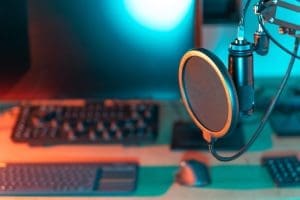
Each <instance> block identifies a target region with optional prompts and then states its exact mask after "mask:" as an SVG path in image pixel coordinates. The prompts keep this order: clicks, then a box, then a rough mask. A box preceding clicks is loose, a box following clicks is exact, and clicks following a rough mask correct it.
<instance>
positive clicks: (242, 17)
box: [239, 0, 251, 27]
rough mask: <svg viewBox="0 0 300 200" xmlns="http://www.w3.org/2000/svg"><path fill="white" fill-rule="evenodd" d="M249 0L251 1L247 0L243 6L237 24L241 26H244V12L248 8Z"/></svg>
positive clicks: (245, 12)
mask: <svg viewBox="0 0 300 200" xmlns="http://www.w3.org/2000/svg"><path fill="white" fill-rule="evenodd" d="M250 2H251V0H248V1H247V2H246V4H245V6H244V8H243V11H242V16H241V19H240V22H239V26H243V27H244V26H245V18H246V14H247V10H248V8H249V5H250Z"/></svg>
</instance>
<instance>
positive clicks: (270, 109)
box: [208, 38, 299, 162]
mask: <svg viewBox="0 0 300 200" xmlns="http://www.w3.org/2000/svg"><path fill="white" fill-rule="evenodd" d="M298 48H299V38H296V39H295V46H294V52H295V53H297V52H298ZM295 59H296V57H295V56H294V55H292V57H291V60H290V63H289V66H288V68H287V71H286V73H285V76H284V77H283V79H282V81H281V83H280V86H279V88H278V90H277V92H276V94H275V96H274V97H273V99H272V100H271V102H270V105H269V107H268V109H267V110H266V112H265V113H264V115H263V118H262V120H261V122H260V124H259V126H258V128H257V129H256V131H255V132H254V134H253V136H252V137H251V138H250V140H249V142H248V143H247V144H246V145H245V146H243V147H242V148H241V149H240V150H239V151H238V152H237V153H236V154H234V155H232V156H229V157H225V156H221V155H219V154H218V153H217V152H216V150H215V148H214V143H215V140H214V139H212V141H211V143H210V144H209V145H208V147H209V151H210V152H211V154H212V155H213V156H214V157H215V158H216V159H217V160H219V161H224V162H226V161H232V160H234V159H236V158H238V157H240V156H241V155H242V154H243V153H245V152H246V151H247V150H248V149H249V148H250V146H251V145H252V144H253V143H254V142H255V140H256V139H257V137H258V136H259V135H260V134H261V131H262V130H263V128H264V127H265V125H266V122H267V120H268V118H269V116H270V114H271V113H272V111H273V109H274V106H275V104H276V102H277V100H278V99H279V97H280V95H281V93H282V91H283V90H284V88H285V86H286V84H287V81H288V79H289V77H290V75H291V72H292V69H293V65H294V63H295Z"/></svg>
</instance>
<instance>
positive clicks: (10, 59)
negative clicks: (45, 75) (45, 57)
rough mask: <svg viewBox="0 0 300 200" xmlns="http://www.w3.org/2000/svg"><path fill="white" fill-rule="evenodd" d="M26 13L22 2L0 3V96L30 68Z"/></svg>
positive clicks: (13, 0)
mask: <svg viewBox="0 0 300 200" xmlns="http://www.w3.org/2000/svg"><path fill="white" fill-rule="evenodd" d="M27 12H28V11H27V2H26V1H24V0H21V1H20V0H10V1H1V2H0V24H1V26H0V94H1V95H3V94H5V93H6V92H9V91H10V90H11V89H12V87H13V86H14V85H15V83H17V82H18V81H19V79H20V78H22V75H23V74H24V73H25V72H26V71H27V70H28V69H29V67H30V52H29V39H28V18H27ZM1 95H0V96H1Z"/></svg>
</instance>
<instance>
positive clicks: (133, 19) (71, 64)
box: [0, 0, 197, 100]
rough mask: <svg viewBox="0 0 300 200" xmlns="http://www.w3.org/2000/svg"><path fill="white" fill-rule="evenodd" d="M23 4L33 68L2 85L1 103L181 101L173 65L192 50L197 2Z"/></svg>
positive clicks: (36, 0) (43, 0) (38, 0)
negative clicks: (77, 100) (21, 101)
mask: <svg viewBox="0 0 300 200" xmlns="http://www.w3.org/2000/svg"><path fill="white" fill-rule="evenodd" d="M5 2H6V1H5ZM23 2H26V1H23ZM1 4H2V2H1ZM27 4H28V33H29V34H28V36H29V37H28V41H29V44H30V45H29V46H30V48H28V49H29V50H30V67H29V69H26V70H23V71H21V72H22V73H21V75H18V79H14V81H9V82H7V81H0V88H1V89H0V99H1V100H31V99H104V98H114V99H115V98H117V99H179V91H178V84H177V71H178V64H179V60H180V58H181V56H182V55H183V53H184V52H185V51H186V50H188V49H190V48H193V47H194V46H195V33H194V31H195V23H194V22H195V16H197V15H196V14H195V10H196V9H195V5H196V0H163V1H161V0H114V1H112V0H88V1H87V0H28V1H27ZM17 7H18V5H15V7H13V6H12V7H10V8H9V11H7V12H9V13H10V14H11V15H13V13H15V11H16V8H17ZM23 9H24V8H23ZM25 10H26V9H25ZM24 18H26V12H24ZM23 25H24V24H15V26H23ZM4 31H6V30H4ZM2 32H3V30H2ZM15 33H16V34H15V35H14V37H15V38H18V37H25V35H26V33H25V32H24V31H17V32H15ZM17 33H18V34H17ZM8 34H10V32H9V33H8ZM0 48H1V47H0ZM2 53H3V52H2ZM16 59H17V58H16ZM1 65H2V64H1ZM24 66H27V63H25V62H24ZM6 67H7V66H6V65H2V66H1V68H6ZM11 69H12V71H13V72H15V71H16V70H18V67H13V68H11ZM3 75H5V76H6V78H7V79H6V80H12V78H11V77H13V76H15V74H11V73H6V74H5V73H4V74H3Z"/></svg>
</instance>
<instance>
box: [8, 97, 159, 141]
mask: <svg viewBox="0 0 300 200" xmlns="http://www.w3.org/2000/svg"><path fill="white" fill-rule="evenodd" d="M158 115H159V105H158V104H156V103H153V102H143V101H103V102H97V103H93V102H88V103H86V104H85V105H83V106H61V105H38V106H36V105H26V106H22V108H21V112H20V114H19V117H18V120H17V122H16V125H15V127H14V129H13V133H12V139H13V141H15V142H27V143H29V144H31V145H56V144H112V143H121V144H145V143H153V142H155V140H156V138H157V135H158V122H159V119H158Z"/></svg>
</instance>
